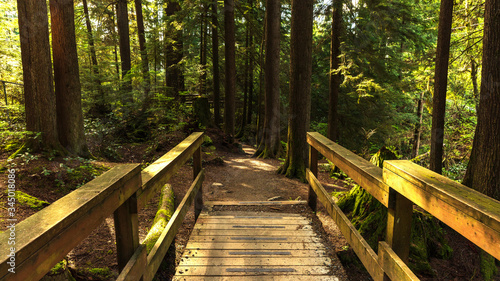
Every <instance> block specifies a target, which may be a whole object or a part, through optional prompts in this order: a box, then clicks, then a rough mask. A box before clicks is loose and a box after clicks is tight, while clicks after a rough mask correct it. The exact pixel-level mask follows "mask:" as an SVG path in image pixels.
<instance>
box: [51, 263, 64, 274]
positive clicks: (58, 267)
mask: <svg viewBox="0 0 500 281" xmlns="http://www.w3.org/2000/svg"><path fill="white" fill-rule="evenodd" d="M67 265H68V263H67V262H66V260H62V261H60V262H58V263H57V264H56V265H55V266H54V267H53V268H52V269H51V270H50V274H51V275H57V274H61V273H63V272H64V271H65V270H66V267H67Z"/></svg>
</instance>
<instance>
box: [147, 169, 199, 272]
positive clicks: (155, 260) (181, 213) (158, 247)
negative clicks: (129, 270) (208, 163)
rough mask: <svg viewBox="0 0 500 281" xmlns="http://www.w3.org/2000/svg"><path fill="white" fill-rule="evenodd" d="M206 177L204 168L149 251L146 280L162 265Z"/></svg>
mask: <svg viewBox="0 0 500 281" xmlns="http://www.w3.org/2000/svg"><path fill="white" fill-rule="evenodd" d="M204 178H205V170H204V169H202V170H201V172H200V173H199V174H198V176H197V177H196V179H195V181H194V182H193V184H192V185H191V187H190V188H189V190H188V191H187V193H186V195H185V196H184V198H183V199H182V202H181V203H180V205H179V207H177V209H176V210H175V212H174V214H173V215H172V217H171V218H170V220H169V221H168V224H167V226H166V227H165V229H164V230H163V232H162V234H161V236H160V238H158V240H157V241H156V243H155V245H154V246H153V248H152V249H151V251H150V252H149V255H148V268H147V272H148V274H147V275H145V276H144V281H149V280H152V279H153V277H154V274H155V273H156V271H157V270H158V268H159V267H160V264H161V262H162V261H163V257H164V256H165V254H166V253H167V250H168V248H169V246H170V244H171V243H172V241H173V240H174V237H175V235H176V234H177V231H178V230H179V227H180V226H181V224H182V221H183V220H184V217H185V216H186V213H187V212H188V210H189V207H190V206H191V204H192V203H193V200H194V198H195V196H196V193H197V192H198V190H199V189H200V187H201V185H202V183H203V180H204Z"/></svg>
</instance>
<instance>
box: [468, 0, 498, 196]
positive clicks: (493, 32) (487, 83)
mask: <svg viewBox="0 0 500 281" xmlns="http://www.w3.org/2000/svg"><path fill="white" fill-rule="evenodd" d="M498 11H500V1H499V0H487V1H486V4H485V15H484V37H483V67H482V72H481V89H480V97H479V112H478V116H477V126H476V132H475V136H474V142H473V144H472V152H471V157H470V160H469V164H468V166H467V171H466V173H465V177H464V180H463V184H464V185H467V186H469V187H471V188H473V189H475V190H477V191H479V192H481V193H484V194H486V195H488V196H490V197H492V198H495V199H497V200H500V174H499V173H498V171H500V115H499V114H498V113H499V112H500V83H499V82H498V81H500V33H499V32H498V30H500V14H499V13H498Z"/></svg>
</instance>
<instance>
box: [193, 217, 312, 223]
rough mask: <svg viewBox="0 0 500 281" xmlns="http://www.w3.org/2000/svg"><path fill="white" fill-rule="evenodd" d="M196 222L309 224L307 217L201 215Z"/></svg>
mask: <svg viewBox="0 0 500 281" xmlns="http://www.w3.org/2000/svg"><path fill="white" fill-rule="evenodd" d="M196 223H199V224H239V225H244V224H260V225H283V224H295V225H297V224H309V223H310V221H309V220H308V219H306V218H295V219H287V220H284V219H272V217H271V219H263V218H241V219H240V218H223V219H220V218H217V217H210V218H208V217H199V218H198V220H197V221H196Z"/></svg>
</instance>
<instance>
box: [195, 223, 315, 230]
mask: <svg viewBox="0 0 500 281" xmlns="http://www.w3.org/2000/svg"><path fill="white" fill-rule="evenodd" d="M194 229H207V230H208V229H231V230H234V229H275V230H281V231H293V230H299V229H305V230H307V229H312V227H311V226H310V225H308V224H297V225H295V224H292V225H290V224H283V225H266V224H259V223H255V224H254V225H249V224H211V223H209V224H204V223H199V224H198V223H197V224H196V225H195V226H194Z"/></svg>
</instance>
